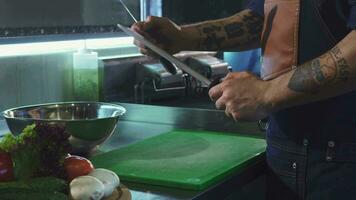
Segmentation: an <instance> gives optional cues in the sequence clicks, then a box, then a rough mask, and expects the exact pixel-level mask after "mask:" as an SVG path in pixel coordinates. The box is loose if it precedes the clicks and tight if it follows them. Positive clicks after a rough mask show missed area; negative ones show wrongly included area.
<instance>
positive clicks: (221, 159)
mask: <svg viewBox="0 0 356 200" xmlns="http://www.w3.org/2000/svg"><path fill="white" fill-rule="evenodd" d="M265 148H266V142H265V140H263V139H257V138H251V137H244V136H239V135H236V134H226V133H218V132H199V131H172V132H169V133H165V134H162V135H159V136H156V137H153V138H149V139H146V140H143V141H140V142H138V143H135V144H133V145H130V146H127V147H124V148H121V149H118V150H114V151H111V152H108V153H104V154H100V155H97V156H95V157H93V158H92V159H91V161H92V162H93V164H94V166H95V167H96V168H107V169H110V170H112V171H114V172H116V173H117V174H118V175H119V177H120V179H122V180H124V181H130V182H139V183H145V184H151V185H161V186H168V187H176V188H184V189H192V190H202V189H205V188H207V187H209V186H211V185H212V184H214V183H216V182H218V181H220V180H221V179H223V178H225V177H226V176H228V175H229V174H231V173H232V172H234V173H236V172H238V171H239V170H240V171H241V170H243V169H245V167H248V164H251V163H254V162H256V159H258V157H261V156H262V154H263V153H264V152H265Z"/></svg>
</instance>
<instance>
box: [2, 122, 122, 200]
mask: <svg viewBox="0 0 356 200" xmlns="http://www.w3.org/2000/svg"><path fill="white" fill-rule="evenodd" d="M69 137H70V135H69V134H68V133H67V132H66V131H65V129H64V128H63V127H61V126H56V125H48V124H43V123H37V124H34V125H30V126H28V127H26V128H25V129H24V130H23V133H22V134H20V135H18V136H14V135H12V134H8V135H6V136H5V137H4V138H3V139H2V140H1V141H0V199H1V200H13V199H36V200H67V199H69V196H71V198H72V199H73V200H86V199H88V200H102V199H103V198H105V197H109V196H111V195H112V194H113V192H114V191H116V188H117V187H118V186H119V185H120V179H119V177H118V176H117V175H116V174H115V173H114V172H112V171H109V170H106V169H94V166H93V165H92V163H91V162H90V161H89V160H88V159H86V158H83V157H80V156H75V155H70V154H69V152H70V151H71V145H70V143H69ZM69 183H70V184H69ZM69 186H70V187H69ZM68 194H69V195H68Z"/></svg>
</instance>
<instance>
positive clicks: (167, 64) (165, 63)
mask: <svg viewBox="0 0 356 200" xmlns="http://www.w3.org/2000/svg"><path fill="white" fill-rule="evenodd" d="M159 60H160V62H161V64H162V65H163V67H164V68H165V69H166V70H167V71H168V72H169V73H171V74H173V75H175V74H177V68H176V66H175V65H174V64H173V63H171V62H169V61H168V60H167V59H165V58H163V57H160V58H159Z"/></svg>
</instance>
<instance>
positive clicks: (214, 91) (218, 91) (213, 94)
mask: <svg viewBox="0 0 356 200" xmlns="http://www.w3.org/2000/svg"><path fill="white" fill-rule="evenodd" d="M222 94H223V90H222V88H221V84H218V85H216V86H214V87H212V88H211V89H210V90H209V97H210V99H211V100H212V101H214V102H215V101H216V100H218V99H219V98H220V97H221V96H222Z"/></svg>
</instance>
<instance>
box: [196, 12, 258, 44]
mask: <svg viewBox="0 0 356 200" xmlns="http://www.w3.org/2000/svg"><path fill="white" fill-rule="evenodd" d="M236 19H238V20H235V21H233V22H229V23H224V22H223V21H221V22H218V23H214V24H202V25H200V26H197V28H198V30H199V32H200V34H201V38H202V40H201V41H200V44H199V47H200V48H202V49H206V50H218V49H222V48H232V47H233V46H232V45H246V44H249V43H251V42H255V41H256V40H259V39H260V36H261V33H262V26H263V17H261V16H259V15H257V14H254V13H253V12H252V11H248V12H247V13H242V14H240V15H239V14H238V15H237V16H236ZM231 40H233V41H231Z"/></svg>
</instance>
